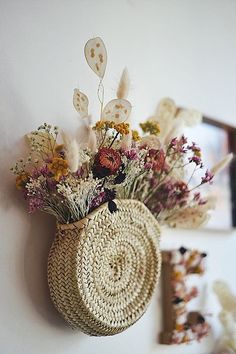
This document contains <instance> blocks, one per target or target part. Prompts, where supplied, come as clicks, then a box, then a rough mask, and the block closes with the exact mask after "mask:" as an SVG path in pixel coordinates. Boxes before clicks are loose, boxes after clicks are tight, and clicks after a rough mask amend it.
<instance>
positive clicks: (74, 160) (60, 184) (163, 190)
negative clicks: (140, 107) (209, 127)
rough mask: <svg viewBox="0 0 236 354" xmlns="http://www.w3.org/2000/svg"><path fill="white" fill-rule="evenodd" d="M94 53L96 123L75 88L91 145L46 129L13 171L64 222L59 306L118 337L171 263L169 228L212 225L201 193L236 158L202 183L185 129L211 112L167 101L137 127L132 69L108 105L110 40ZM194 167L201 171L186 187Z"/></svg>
mask: <svg viewBox="0 0 236 354" xmlns="http://www.w3.org/2000/svg"><path fill="white" fill-rule="evenodd" d="M84 52H85V58H86V60H87V63H88V65H89V66H90V68H91V69H92V70H93V71H94V72H95V74H96V75H97V76H98V77H99V85H98V99H99V102H100V119H99V121H97V122H96V123H95V124H94V125H92V123H91V117H90V116H89V107H88V105H89V101H88V97H87V96H86V95H85V94H84V93H83V92H81V91H80V90H79V89H75V90H74V96H73V104H74V107H75V109H76V111H77V112H78V113H79V115H80V118H81V122H83V123H84V125H85V127H86V134H87V135H86V140H87V144H86V146H84V144H82V143H80V142H79V141H77V139H76V138H75V137H71V136H69V135H67V134H66V133H65V132H63V131H60V132H59V129H58V128H57V127H52V126H51V125H49V124H46V123H44V124H43V125H41V126H40V127H39V128H38V129H37V130H36V131H33V132H31V133H30V134H28V135H27V139H28V142H29V146H30V154H29V156H28V158H27V159H26V160H25V159H21V160H19V161H18V162H17V163H16V164H15V166H14V167H13V168H12V171H13V173H14V174H15V175H16V186H17V188H18V189H20V190H21V191H22V193H23V196H24V198H25V199H26V201H27V203H28V206H29V212H30V213H33V212H35V211H36V210H41V211H44V212H46V213H49V214H52V215H54V216H55V217H56V219H57V236H56V239H55V241H54V243H53V245H52V248H51V251H50V254H49V260H48V282H49V288H50V294H51V297H52V300H53V302H54V304H55V306H56V307H57V309H58V310H59V312H60V313H61V314H62V315H63V316H64V318H65V319H66V320H67V322H68V323H69V324H70V325H71V326H72V327H74V328H79V329H81V330H82V331H84V332H85V333H88V334H90V335H113V334H116V333H119V332H121V331H123V330H125V329H126V328H128V327H129V326H131V325H132V324H133V323H135V322H136V321H137V320H138V319H139V318H140V317H141V316H142V314H143V313H144V312H145V310H146V308H147V305H148V303H149V301H150V298H151V295H152V293H153V290H154V288H155V284H156V282H157V280H158V277H159V274H160V266H161V260H160V249H159V235H160V229H159V224H161V225H163V224H164V225H165V224H166V225H169V226H171V227H176V226H180V227H186V228H189V227H191V228H195V227H198V226H200V225H202V224H203V223H204V222H206V220H207V219H208V217H209V210H210V209H211V208H212V207H213V202H212V200H211V199H205V198H202V197H201V195H200V193H199V192H198V188H199V187H200V186H202V185H204V184H206V183H211V181H212V179H213V175H214V173H215V172H217V171H219V170H220V169H221V168H222V167H224V165H225V164H226V163H227V162H229V160H230V159H231V156H227V157H226V158H225V159H224V160H223V161H221V162H220V163H219V164H218V165H217V166H215V167H214V168H213V169H212V170H206V171H205V172H204V173H203V175H202V177H201V179H200V181H199V183H198V185H197V186H192V185H191V182H192V176H193V174H194V173H195V172H196V171H197V170H199V169H203V163H202V160H201V150H200V148H199V147H198V146H197V145H196V144H195V143H189V142H188V141H187V138H186V137H185V136H183V134H182V132H181V130H182V128H183V126H184V125H187V126H191V125H194V124H197V123H199V122H200V121H201V115H200V114H199V113H198V112H197V111H194V110H185V109H179V108H177V107H176V105H175V103H174V101H173V100H172V99H169V98H166V99H163V100H161V102H160V103H159V105H158V107H157V111H156V112H155V115H153V116H152V117H150V118H148V119H147V120H146V121H145V122H144V123H141V124H140V128H141V130H142V133H143V134H142V135H140V134H139V132H138V131H136V130H132V129H131V126H130V114H131V108H132V107H131V103H130V102H129V101H128V100H127V95H128V92H129V77H128V73H127V71H126V70H124V71H123V73H122V76H121V79H120V83H119V86H118V89H117V93H116V96H117V97H116V98H115V99H113V100H111V101H110V102H108V103H107V104H106V105H105V106H104V86H103V77H104V75H105V70H106V63H107V52H106V48H105V45H104V43H103V41H102V39H101V38H99V37H97V38H94V39H91V40H89V41H88V42H87V43H86V45H85V50H84ZM189 166H192V167H193V171H192V174H191V176H190V178H188V180H186V177H185V170H186V168H187V167H189ZM124 289H125V292H124V291H123V290H124Z"/></svg>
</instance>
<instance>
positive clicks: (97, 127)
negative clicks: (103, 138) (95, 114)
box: [94, 120, 106, 130]
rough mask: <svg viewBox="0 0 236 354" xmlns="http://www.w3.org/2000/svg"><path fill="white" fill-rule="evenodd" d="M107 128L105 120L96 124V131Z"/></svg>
mask: <svg viewBox="0 0 236 354" xmlns="http://www.w3.org/2000/svg"><path fill="white" fill-rule="evenodd" d="M105 126H106V122H105V121H104V120H99V121H98V122H96V124H95V127H94V129H95V130H102V129H104V128H105Z"/></svg>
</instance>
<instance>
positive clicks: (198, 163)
mask: <svg viewBox="0 0 236 354" xmlns="http://www.w3.org/2000/svg"><path fill="white" fill-rule="evenodd" d="M188 160H189V162H190V163H191V162H194V163H195V164H196V166H200V167H202V166H203V165H202V160H201V157H199V156H192V157H189V159H188Z"/></svg>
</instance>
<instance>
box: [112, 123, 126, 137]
mask: <svg viewBox="0 0 236 354" xmlns="http://www.w3.org/2000/svg"><path fill="white" fill-rule="evenodd" d="M114 129H115V130H116V131H117V132H118V133H120V134H121V135H128V134H129V123H124V122H123V123H118V124H115V126H114Z"/></svg>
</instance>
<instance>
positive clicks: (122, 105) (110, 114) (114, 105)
mask: <svg viewBox="0 0 236 354" xmlns="http://www.w3.org/2000/svg"><path fill="white" fill-rule="evenodd" d="M131 108H132V107H131V103H130V102H129V101H127V100H125V99H114V100H111V101H110V102H108V103H107V105H106V106H105V108H104V109H103V112H102V120H109V121H113V122H116V123H121V122H125V121H127V120H128V118H129V115H130V113H131Z"/></svg>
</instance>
